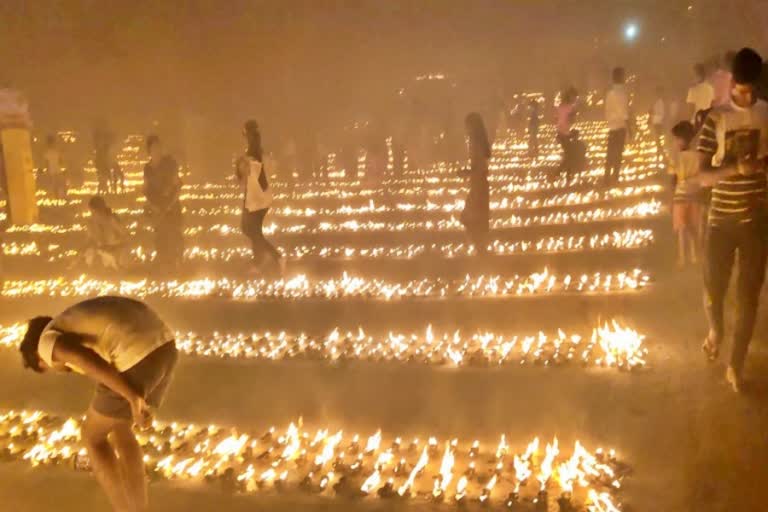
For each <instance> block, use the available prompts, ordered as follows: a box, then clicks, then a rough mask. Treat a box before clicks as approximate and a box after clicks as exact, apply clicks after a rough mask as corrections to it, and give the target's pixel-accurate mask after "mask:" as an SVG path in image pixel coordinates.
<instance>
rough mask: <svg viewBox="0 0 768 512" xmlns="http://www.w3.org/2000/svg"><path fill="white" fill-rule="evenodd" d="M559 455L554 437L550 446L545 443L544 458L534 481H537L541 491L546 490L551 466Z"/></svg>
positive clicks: (550, 474) (551, 469)
mask: <svg viewBox="0 0 768 512" xmlns="http://www.w3.org/2000/svg"><path fill="white" fill-rule="evenodd" d="M559 454H560V449H559V447H558V443H557V437H555V439H554V441H553V442H552V444H549V443H547V447H546V455H545V456H544V460H543V461H542V462H541V468H540V469H539V474H538V476H537V477H536V479H537V480H538V481H539V484H540V486H541V490H544V489H546V487H547V482H549V479H550V478H551V476H552V471H553V464H554V462H555V458H556V457H557V456H558V455H559Z"/></svg>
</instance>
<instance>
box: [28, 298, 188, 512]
mask: <svg viewBox="0 0 768 512" xmlns="http://www.w3.org/2000/svg"><path fill="white" fill-rule="evenodd" d="M19 351H20V352H21V356H22V363H23V364H24V367H25V368H29V369H31V370H33V371H35V372H37V373H45V372H54V371H55V372H70V371H72V372H76V373H78V374H81V375H83V376H84V377H86V378H88V379H90V380H92V381H93V382H94V383H95V384H96V393H95V395H94V398H93V400H92V401H91V405H90V406H89V407H88V411H87V412H86V413H85V420H84V421H83V424H82V430H81V434H82V440H83V444H84V445H85V449H86V451H87V452H88V456H89V457H90V461H91V465H92V466H93V474H94V476H95V477H96V480H97V481H98V483H99V485H100V486H101V488H102V490H103V491H104V493H105V494H106V495H107V497H108V499H109V501H110V503H111V504H112V510H114V511H115V512H146V511H147V510H148V509H149V500H148V496H147V478H146V472H145V471H146V470H145V468H144V454H143V453H142V449H141V445H140V444H139V443H138V441H137V439H136V435H135V434H134V431H133V426H134V425H138V426H139V427H146V426H147V425H149V424H150V423H151V420H152V414H151V412H150V407H152V408H156V407H159V406H160V405H161V403H162V401H163V399H164V397H165V395H166V394H167V391H168V388H169V386H170V383H171V380H172V378H173V374H174V370H175V368H176V362H177V360H178V350H177V349H176V343H175V341H174V334H173V331H172V330H171V329H169V328H168V326H167V325H166V324H165V322H163V320H162V319H161V318H160V317H159V316H158V315H157V313H155V312H154V311H153V310H151V309H150V308H149V307H148V306H147V305H145V304H144V303H142V302H139V301H136V300H132V299H128V298H124V297H110V296H103V297H97V298H94V299H88V300H85V301H83V302H79V303H77V304H74V305H72V306H70V307H69V308H67V309H65V310H64V311H63V312H62V313H61V314H59V315H58V316H56V317H50V316H39V317H36V318H33V319H32V320H30V321H29V324H28V325H27V332H26V333H25V335H24V339H23V340H22V342H21V345H20V346H19Z"/></svg>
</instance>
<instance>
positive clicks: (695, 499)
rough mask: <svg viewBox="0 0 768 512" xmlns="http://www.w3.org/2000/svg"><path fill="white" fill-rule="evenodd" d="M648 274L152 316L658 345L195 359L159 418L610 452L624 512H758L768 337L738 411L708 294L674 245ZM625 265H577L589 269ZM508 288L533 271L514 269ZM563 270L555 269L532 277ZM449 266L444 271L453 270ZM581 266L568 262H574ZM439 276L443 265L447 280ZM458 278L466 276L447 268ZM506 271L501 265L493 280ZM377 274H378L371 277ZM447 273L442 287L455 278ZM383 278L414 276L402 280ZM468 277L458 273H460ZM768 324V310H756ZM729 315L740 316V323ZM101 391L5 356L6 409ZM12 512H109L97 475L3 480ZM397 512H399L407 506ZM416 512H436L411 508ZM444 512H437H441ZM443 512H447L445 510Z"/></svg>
mask: <svg viewBox="0 0 768 512" xmlns="http://www.w3.org/2000/svg"><path fill="white" fill-rule="evenodd" d="M660 235H662V238H661V240H659V243H658V244H657V246H656V249H654V250H653V251H645V252H643V253H642V255H641V256H640V257H639V256H637V255H633V256H631V257H630V258H629V259H632V260H635V259H637V258H640V261H638V263H643V264H645V266H646V268H651V269H652V270H653V271H654V273H655V275H656V276H657V282H656V283H655V285H654V287H653V288H652V289H651V290H650V291H648V292H647V293H641V294H637V295H634V296H622V297H609V298H605V297H593V298H558V299H540V298H534V299H518V300H509V301H492V300H491V301H480V300H473V301H447V302H433V301H420V302H415V303H412V302H405V303H394V304H383V303H377V302H365V301H340V302H298V303H289V304H276V303H267V304H238V305H233V304H229V303H226V302H223V301H198V302H169V301H157V300H156V301H152V303H153V305H155V306H156V307H157V309H158V310H160V311H161V312H162V313H163V314H164V315H165V316H166V317H167V318H168V319H169V320H170V321H171V323H173V324H174V325H175V326H176V327H178V328H190V329H199V330H206V329H208V330H213V329H217V328H218V329H221V330H224V329H227V330H233V329H238V328H242V329H248V330H259V329H263V328H280V327H292V328H294V329H306V330H308V331H312V332H326V331H327V330H328V329H329V328H330V327H331V326H335V325H341V326H344V327H349V328H354V327H356V326H357V325H362V326H364V327H365V328H366V329H367V330H372V331H375V330H386V329H389V328H397V329H400V330H409V329H417V328H418V329H420V328H423V327H424V326H425V325H426V324H427V323H430V322H431V323H433V324H435V326H436V327H438V328H439V329H449V328H451V329H452V328H455V327H463V328H466V329H471V328H473V327H483V328H490V329H499V330H500V329H506V330H510V331H515V332H529V331H530V330H534V329H539V328H543V329H545V330H551V329H555V328H556V327H564V328H581V329H584V328H586V327H591V326H593V325H594V323H595V321H596V320H597V319H599V318H607V317H610V316H618V317H620V318H624V319H625V320H627V321H628V322H629V323H630V324H631V325H634V326H636V327H637V328H638V329H640V330H641V331H643V332H645V333H647V334H648V335H649V347H650V349H651V355H650V357H649V367H648V368H647V369H646V370H643V371H641V372H639V373H633V374H627V373H619V372H616V371H606V370H599V369H591V370H585V369H582V368H578V367H576V368H549V369H545V368H519V367H510V368H502V369H493V370H490V369H459V370H445V369H432V368H426V367H423V366H415V365H414V366H411V365H398V364H363V363H357V364H345V365H339V366H330V365H327V364H323V363H312V362H300V361H294V362H280V363H266V362H242V361H226V360H215V359H194V358H187V357H185V358H183V359H182V363H181V365H180V367H179V370H178V373H177V378H176V380H175V383H174V386H173V388H172V390H171V393H170V395H169V397H168V401H167V403H166V405H165V407H164V409H163V410H162V411H161V416H164V417H167V418H173V419H178V420H191V421H201V422H209V421H215V422H217V423H221V424H231V425H237V426H240V427H247V428H250V427H254V428H257V429H259V428H266V427H268V426H270V425H272V424H277V425H281V424H285V423H287V422H288V421H290V420H292V419H295V418H296V417H298V416H299V415H303V417H304V418H305V420H306V421H307V422H308V423H310V424H312V423H316V424H338V425H344V426H345V427H347V428H351V429H357V430H359V431H369V430H370V431H372V430H374V429H376V428H379V427H380V428H382V429H383V430H384V431H385V432H392V433H395V432H396V433H398V434H403V435H408V434H409V433H412V434H422V435H423V434H424V433H425V432H429V433H431V434H435V435H455V436H460V437H479V438H483V437H485V436H488V437H491V436H494V437H495V436H496V435H498V434H499V433H501V432H505V433H507V435H508V437H509V438H510V439H522V440H526V441H527V440H529V439H530V438H532V437H533V436H534V435H540V436H544V437H548V436H551V435H554V434H557V435H558V436H559V437H560V438H561V439H562V440H564V441H566V442H567V441H569V440H571V441H572V440H574V439H576V438H579V439H581V440H582V441H584V442H586V443H587V444H588V445H589V446H596V445H603V446H606V447H614V448H616V449H617V450H618V451H619V453H620V455H621V456H622V458H623V459H624V460H625V461H627V462H628V463H630V464H631V465H632V467H633V468H634V474H633V475H632V476H631V477H630V478H629V479H628V480H627V481H626V488H625V490H624V493H623V495H622V497H623V501H625V503H626V504H627V510H634V511H646V512H656V511H663V512H678V511H680V512H688V511H697V512H698V511H728V512H731V511H755V512H758V511H764V510H766V507H765V506H763V504H762V496H761V491H762V489H763V484H764V482H765V481H766V479H767V478H768V465H766V464H765V461H766V460H768V438H766V434H765V433H766V432H768V400H767V398H768V378H766V377H764V375H766V370H767V369H768V322H766V321H765V318H766V315H760V320H759V325H758V328H757V332H756V335H755V341H754V342H753V346H752V352H751V354H750V359H749V364H748V367H747V373H748V377H750V378H751V383H750V384H751V385H750V388H749V389H748V390H747V392H746V393H745V394H744V395H742V396H736V395H733V394H732V393H731V392H729V390H728V388H726V386H725V384H724V380H723V373H724V369H723V367H722V365H720V364H717V365H709V364H707V363H706V362H705V361H704V358H703V356H702V355H701V353H700V351H699V345H700V340H701V338H702V337H703V334H704V317H703V312H702V308H701V305H700V304H701V299H700V297H701V284H700V277H699V273H698V271H697V270H696V269H690V270H688V271H683V272H678V271H672V270H670V268H669V259H670V257H669V255H667V254H663V253H662V250H663V249H664V246H665V245H666V244H667V242H668V240H667V239H665V238H664V237H663V232H661V233H660ZM603 258H609V259H611V260H612V261H613V262H614V263H616V264H618V262H621V263H624V262H626V261H627V260H624V259H622V258H623V257H622V256H621V255H609V256H606V255H602V256H594V257H588V258H584V257H581V259H582V260H583V261H577V263H578V264H579V265H581V268H583V267H585V266H589V265H590V264H591V265H599V264H600V260H601V259H603ZM506 263H507V265H508V271H516V270H517V269H518V268H525V266H526V265H527V264H528V263H526V262H525V259H515V258H509V259H508V260H507V262H506ZM545 263H549V264H551V265H553V266H558V265H559V263H558V259H557V258H541V259H540V260H539V261H536V262H535V264H537V265H538V264H542V265H543V264H545ZM443 264H445V265H449V264H447V263H443ZM563 264H565V265H573V264H574V263H573V260H570V261H568V262H565V263H563ZM436 265H439V264H436ZM450 265H454V264H453V263H452V264H450ZM499 265H501V264H500V263H499ZM376 269H377V267H375V266H374V267H371V268H369V270H376ZM443 270H446V271H447V268H444V269H443ZM376 271H378V272H380V273H381V274H383V275H392V274H397V273H401V272H402V273H404V274H414V273H417V274H418V273H419V272H420V270H419V269H418V268H414V267H413V266H410V267H409V264H407V263H404V264H403V266H402V267H400V268H399V270H398V269H393V268H388V267H386V266H383V267H381V268H378V270H376ZM454 271H458V270H456V269H452V270H451V272H454ZM65 303H66V301H61V300H54V301H51V300H25V301H21V302H8V301H0V322H7V321H17V320H19V319H22V318H26V317H27V316H29V315H30V314H33V313H42V312H43V310H46V311H49V310H55V309H56V308H59V307H61V306H62V305H63V304H65ZM767 309H768V298H764V300H763V308H762V311H766V310H767ZM731 316H732V315H731ZM90 393H91V388H90V386H89V385H88V384H87V383H86V382H83V380H82V379H78V378H77V377H73V376H69V375H66V376H45V377H38V376H36V375H33V374H30V373H29V372H25V371H24V370H23V369H22V368H21V367H20V365H19V362H18V358H17V356H16V354H15V353H12V352H8V351H2V352H0V405H2V406H3V407H16V408H18V407H35V408H43V409H46V410H50V411H56V412H60V413H64V414H79V413H81V412H82V411H83V410H84V408H85V406H86V404H87V402H88V399H89V396H90ZM152 499H153V508H152V510H153V511H209V510H211V511H212V510H216V511H224V512H229V511H245V510H248V511H253V510H296V509H297V508H301V509H303V510H324V509H330V508H334V509H336V510H338V509H350V510H352V509H371V510H384V509H387V508H388V507H391V505H388V504H385V503H381V502H378V501H376V502H373V503H369V502H366V503H349V502H344V501H339V500H322V499H309V498H305V497H302V496H285V497H275V496H264V495H257V496H249V497H244V496H231V495H228V494H226V493H223V492H221V491H220V490H217V489H215V488H211V487H203V486H193V487H189V486H180V485H177V484H169V483H159V484H155V485H153V487H152ZM0 500H1V501H0V502H1V503H2V504H3V506H2V509H3V510H24V511H29V512H38V511H40V512H42V511H54V510H56V511H65V512H67V511H73V512H74V511H94V512H96V511H106V510H107V506H106V502H105V500H104V498H103V497H102V496H101V494H100V493H99V492H98V490H97V488H96V485H95V483H94V482H93V480H92V479H91V478H90V477H89V476H88V475H86V474H81V473H75V472H73V471H71V470H68V469H64V468H49V469H39V470H32V469H30V468H29V467H28V466H26V465H22V464H4V465H0ZM399 508H403V507H402V506H400V507H399ZM409 508H414V509H420V508H425V506H414V507H409ZM430 508H434V507H430ZM445 508H447V506H446V507H445Z"/></svg>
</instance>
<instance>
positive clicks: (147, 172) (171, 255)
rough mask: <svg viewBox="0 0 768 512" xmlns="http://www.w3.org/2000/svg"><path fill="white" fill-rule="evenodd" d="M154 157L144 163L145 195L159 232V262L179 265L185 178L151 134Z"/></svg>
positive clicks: (182, 252) (157, 249) (153, 224)
mask: <svg viewBox="0 0 768 512" xmlns="http://www.w3.org/2000/svg"><path fill="white" fill-rule="evenodd" d="M147 152H148V153H149V157H150V160H149V162H148V163H147V165H145V166H144V196H145V197H146V198H147V211H146V213H147V216H148V217H149V219H150V222H151V224H152V227H153V229H154V232H155V251H156V253H157V259H156V261H157V262H158V263H159V264H160V265H162V266H171V267H177V266H178V265H180V264H181V262H182V259H183V257H184V232H183V225H182V213H181V201H180V198H179V194H180V192H181V179H180V178H179V165H178V164H177V163H176V160H174V158H173V157H172V156H170V155H168V154H167V153H165V152H164V151H163V147H162V144H161V143H160V139H159V137H158V136H157V135H150V136H149V137H147Z"/></svg>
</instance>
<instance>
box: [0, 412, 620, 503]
mask: <svg viewBox="0 0 768 512" xmlns="http://www.w3.org/2000/svg"><path fill="white" fill-rule="evenodd" d="M80 429H81V422H80V420H78V419H75V418H62V417H57V416H53V415H49V414H47V413H45V412H43V411H6V412H4V413H2V414H0V456H2V457H3V458H6V459H9V460H24V461H27V462H28V463H30V464H31V465H33V466H39V465H56V464H59V465H72V466H74V467H75V468H76V469H80V470H88V469H90V461H89V458H88V456H87V453H86V452H85V450H84V449H83V448H82V447H81V444H80ZM138 439H139V442H140V444H141V445H142V447H143V449H144V452H145V457H144V460H145V463H146V467H147V472H148V474H149V475H150V477H151V478H155V479H167V480H180V481H191V482H198V483H204V482H207V483H210V484H214V483H217V484H219V485H221V486H222V487H223V488H224V489H227V490H229V491H232V492H241V493H248V494H251V493H269V492H271V493H291V492H293V493H305V494H309V495H315V496H329V497H330V496H337V497H340V498H346V499H359V500H365V499H373V498H374V497H378V498H379V499H382V500H410V501H413V500H418V501H427V502H432V503H435V504H440V503H442V504H453V505H454V506H457V507H459V508H464V507H465V506H467V505H468V504H470V503H476V504H479V505H482V506H483V507H489V506H491V505H495V506H504V507H506V508H508V509H511V510H518V511H522V510H537V511H542V512H545V511H548V510H551V508H549V507H550V505H555V503H556V504H557V507H558V508H559V510H560V511H561V512H575V511H576V510H580V509H582V505H583V507H584V508H586V510H588V511H591V512H618V511H619V510H620V509H619V508H618V507H619V505H618V499H617V495H618V493H619V490H620V489H621V487H622V481H623V480H624V479H625V477H626V476H627V475H628V473H629V467H628V466H627V465H626V463H624V462H622V461H620V460H619V459H618V458H617V454H616V452H615V451H614V450H608V451H605V450H602V449H597V450H595V451H594V452H592V451H589V450H587V449H586V448H585V447H584V445H583V444H582V443H580V442H579V441H576V442H575V443H574V446H573V449H572V450H570V453H566V451H565V449H563V448H562V447H561V446H560V443H559V442H558V440H557V438H556V437H555V438H554V439H553V440H552V442H550V443H547V444H546V445H545V446H542V443H541V442H540V441H539V438H538V437H537V438H535V439H534V440H533V441H531V442H530V443H529V444H528V445H527V446H525V447H524V448H523V446H522V445H521V446H520V450H519V451H517V452H515V451H514V449H513V446H512V445H510V443H509V442H508V441H507V438H506V436H505V435H503V434H502V435H501V436H499V441H498V443H481V442H480V441H479V440H474V441H472V442H470V443H466V442H460V441H459V439H458V438H448V439H445V440H438V439H437V438H436V437H434V436H429V435H428V436H425V437H417V438H413V440H411V441H404V440H403V437H392V438H389V440H385V437H384V435H383V433H382V432H381V430H378V431H377V432H375V433H374V434H372V435H370V436H368V437H361V436H360V435H359V434H347V432H345V431H344V430H340V429H339V430H337V429H335V428H321V429H316V430H315V429H313V430H309V429H305V428H304V425H303V422H302V420H301V419H300V420H299V421H297V422H296V423H291V424H290V425H289V426H288V427H287V428H286V429H285V430H284V431H278V430H276V429H275V428H274V427H272V428H269V429H268V430H267V431H266V432H264V433H263V434H254V433H249V432H243V431H240V430H237V429H234V428H225V427H222V426H218V425H198V424H183V423H178V422H172V423H170V422H159V421H153V423H152V425H151V427H149V428H148V429H146V430H145V431H143V432H140V433H139V434H138ZM550 501H552V503H550Z"/></svg>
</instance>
